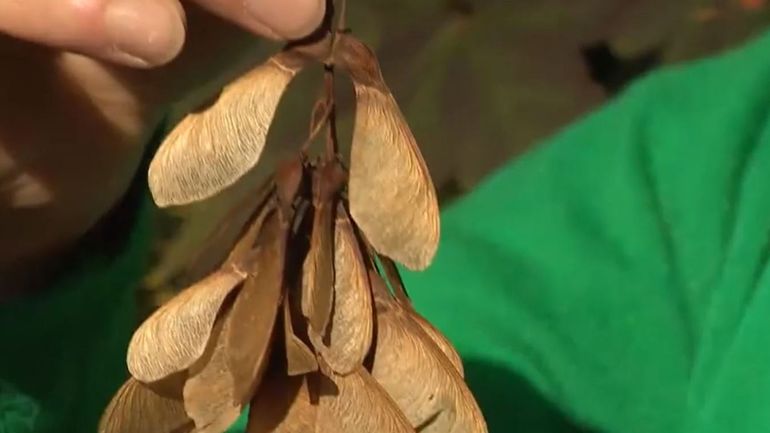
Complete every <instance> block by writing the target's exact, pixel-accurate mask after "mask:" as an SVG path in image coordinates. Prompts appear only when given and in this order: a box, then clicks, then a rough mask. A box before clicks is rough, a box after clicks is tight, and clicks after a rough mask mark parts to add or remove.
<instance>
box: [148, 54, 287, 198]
mask: <svg viewBox="0 0 770 433" xmlns="http://www.w3.org/2000/svg"><path fill="white" fill-rule="evenodd" d="M292 60H293V59H292V58H291V56H290V55H289V54H287V53H286V52H282V53H279V54H276V55H275V56H273V57H271V58H270V59H268V60H267V61H266V62H265V63H263V64H262V65H259V66H257V67H256V68H254V69H253V70H252V71H250V72H248V73H247V74H245V75H243V76H242V77H240V78H239V79H237V80H235V81H234V82H232V83H231V84H229V85H227V86H225V88H224V89H223V90H222V92H221V94H220V95H219V97H218V98H217V100H216V101H215V102H214V103H213V104H212V105H210V106H208V107H205V108H204V109H202V110H201V111H199V112H196V113H192V114H189V115H188V116H187V117H185V118H184V119H183V120H182V121H181V122H180V123H179V124H178V125H177V126H176V127H175V128H174V130H173V131H171V133H170V134H169V135H168V136H167V137H166V139H165V140H164V141H163V143H162V144H161V145H160V147H159V148H158V151H157V153H156V154H155V157H154V158H153V160H152V162H151V164H150V169H149V184H150V191H151V192H152V196H153V198H154V200H155V203H156V204H157V205H158V206H161V207H166V206H173V205H183V204H188V203H191V202H195V201H198V200H203V199H206V198H209V197H211V196H212V195H214V194H216V193H218V192H220V191H222V190H223V189H225V188H227V187H228V186H230V185H232V184H233V183H234V182H235V181H237V180H238V179H240V178H241V176H243V175H244V174H246V172H247V171H249V170H250V169H251V168H252V167H254V166H255V165H256V164H257V162H258V161H259V157H260V156H261V155H262V150H263V149H264V147H265V141H266V139H267V131H268V129H269V127H270V124H271V123H272V121H273V117H274V115H275V110H276V108H277V106H278V103H279V101H280V99H281V96H282V95H283V93H284V91H285V90H286V87H287V86H288V84H289V82H290V81H291V80H292V78H294V76H295V75H296V73H297V72H298V71H299V69H300V68H301V64H300V63H298V62H296V61H292Z"/></svg>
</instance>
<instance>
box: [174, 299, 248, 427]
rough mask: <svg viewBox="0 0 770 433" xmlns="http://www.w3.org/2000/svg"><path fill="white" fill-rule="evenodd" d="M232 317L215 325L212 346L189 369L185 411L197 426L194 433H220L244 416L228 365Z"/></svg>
mask: <svg viewBox="0 0 770 433" xmlns="http://www.w3.org/2000/svg"><path fill="white" fill-rule="evenodd" d="M229 313H230V312H228V314H226V315H225V316H224V317H223V318H222V319H220V320H219V321H218V322H217V324H216V325H215V327H214V331H213V332H212V343H211V344H210V345H209V347H207V348H206V353H205V354H204V355H203V356H202V357H201V359H200V360H199V361H198V362H196V363H195V365H193V366H192V367H191V368H190V373H189V374H190V377H189V379H188V380H187V382H186V383H185V385H184V390H183V395H184V407H185V411H186V412H187V414H188V415H189V416H190V418H192V419H193V421H194V422H195V427H196V430H195V433H221V432H223V431H225V430H226V429H227V428H228V427H229V426H230V425H231V424H232V423H234V422H235V420H236V419H238V415H240V413H241V404H238V403H235V401H236V400H235V396H234V394H235V377H234V375H233V372H232V371H230V368H229V366H228V365H227V346H226V341H225V336H226V335H227V333H228V332H229V329H230V327H231V326H232V322H231V320H232V316H231V315H230V314H229Z"/></svg>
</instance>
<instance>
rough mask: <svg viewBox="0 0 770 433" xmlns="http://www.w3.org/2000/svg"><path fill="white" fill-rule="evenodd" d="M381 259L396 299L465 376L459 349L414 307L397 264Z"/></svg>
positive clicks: (374, 282) (382, 289)
mask: <svg viewBox="0 0 770 433" xmlns="http://www.w3.org/2000/svg"><path fill="white" fill-rule="evenodd" d="M379 259H380V264H381V265H382V268H383V270H384V272H385V276H386V277H387V280H388V282H389V283H390V285H391V287H392V288H393V293H394V299H395V300H396V302H398V303H399V304H400V305H401V306H402V307H403V308H404V311H405V312H406V313H407V314H409V316H410V317H411V318H412V320H414V321H415V322H417V324H418V325H420V326H421V327H422V329H423V331H425V333H426V334H427V335H428V336H429V337H430V338H431V340H433V342H434V343H435V344H436V346H438V348H439V349H441V351H442V352H443V353H444V355H445V356H446V357H447V359H448V360H449V362H450V363H451V364H452V365H453V366H454V368H455V370H457V372H458V373H459V374H460V377H463V378H464V377H465V370H464V368H463V363H462V359H461V358H460V354H459V353H457V350H455V348H454V346H452V343H450V342H449V340H448V339H447V338H446V336H445V335H444V334H442V333H441V331H439V330H438V329H437V328H436V327H435V326H433V324H431V323H430V322H429V321H428V320H427V319H425V318H424V317H422V315H420V313H418V312H417V310H415V309H414V306H413V305H412V301H411V300H410V299H409V295H408V294H407V293H406V288H405V287H404V282H403V281H402V280H401V275H400V274H399V271H398V268H397V267H396V264H395V263H393V261H392V260H390V259H388V258H387V257H382V256H379ZM372 284H378V285H382V284H384V281H383V280H381V279H379V278H375V280H374V281H373V283H372ZM384 290H387V289H386V288H383V287H377V291H379V292H380V293H384V292H383V291H384Z"/></svg>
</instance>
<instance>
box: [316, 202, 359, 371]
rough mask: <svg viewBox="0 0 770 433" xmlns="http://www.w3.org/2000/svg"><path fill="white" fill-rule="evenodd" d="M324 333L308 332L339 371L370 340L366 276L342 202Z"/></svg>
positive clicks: (353, 362) (354, 363) (350, 366)
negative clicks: (331, 304)
mask: <svg viewBox="0 0 770 433" xmlns="http://www.w3.org/2000/svg"><path fill="white" fill-rule="evenodd" d="M332 311H333V313H332V318H331V320H330V322H329V327H328V329H327V331H326V333H324V334H323V337H325V338H326V339H328V344H326V343H325V342H324V339H322V338H321V336H319V335H315V334H311V335H310V338H311V341H312V342H313V345H314V346H315V348H316V350H318V352H319V353H320V355H321V356H322V357H323V358H324V360H325V361H326V363H327V364H329V366H330V367H331V368H332V370H334V372H335V373H338V374H342V375H345V374H349V373H351V372H352V371H353V370H355V369H356V368H358V367H359V366H360V365H361V364H362V363H363V361H364V358H365V357H366V355H367V353H368V352H369V347H370V345H371V341H372V332H373V312H372V297H371V291H370V287H369V276H368V273H367V269H366V265H365V263H364V260H363V257H362V255H361V250H360V248H359V245H358V239H357V238H356V235H355V233H354V232H353V226H352V224H351V222H350V219H349V218H348V215H347V210H345V207H344V205H342V204H341V203H340V204H338V206H337V215H336V221H335V229H334V307H333V309H332Z"/></svg>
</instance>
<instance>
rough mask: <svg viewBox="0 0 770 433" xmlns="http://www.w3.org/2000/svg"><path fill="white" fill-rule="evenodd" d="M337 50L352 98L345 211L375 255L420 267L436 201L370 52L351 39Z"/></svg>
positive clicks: (435, 219)
mask: <svg viewBox="0 0 770 433" xmlns="http://www.w3.org/2000/svg"><path fill="white" fill-rule="evenodd" d="M341 47H343V48H344V52H343V54H342V55H341V59H342V61H343V62H345V64H344V65H343V67H345V68H347V69H348V70H349V71H350V74H351V77H352V78H353V85H354V88H355V94H356V115H355V119H356V121H355V125H354V128H353V143H352V145H351V154H350V182H349V187H348V188H349V199H350V212H351V214H352V216H353V219H354V220H355V221H356V223H357V224H358V226H359V227H360V228H361V230H362V231H363V232H364V234H365V235H366V238H367V240H368V241H369V242H370V243H371V244H372V245H373V246H374V248H376V249H377V251H379V252H381V253H382V254H384V255H386V256H388V257H391V258H392V259H394V260H396V261H398V262H400V263H402V264H403V265H404V266H406V267H407V268H409V269H414V270H420V269H424V268H426V267H427V266H428V265H429V264H430V263H431V261H432V260H433V256H434V255H435V253H436V249H437V248H438V238H439V215H438V202H437V199H436V191H435V188H434V187H433V183H432V182H431V179H430V174H429V173H428V168H427V166H426V165H425V161H424V160H423V158H422V155H421V154H420V150H419V148H418V147H417V142H416V141H415V138H414V135H412V132H411V130H410V129H409V126H408V125H407V123H406V121H405V120H404V117H403V115H402V114H401V110H400V109H399V108H398V104H397V103H396V100H395V99H394V98H393V95H392V94H391V93H390V91H389V90H388V88H387V86H386V85H385V83H384V82H383V81H382V75H381V74H380V71H379V65H378V64H377V60H376V58H375V57H374V54H373V53H372V51H371V50H369V49H368V48H367V47H365V46H363V44H361V43H360V42H357V41H355V40H353V39H352V38H345V39H344V42H343V43H342V44H341ZM343 48H341V49H343Z"/></svg>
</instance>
